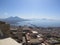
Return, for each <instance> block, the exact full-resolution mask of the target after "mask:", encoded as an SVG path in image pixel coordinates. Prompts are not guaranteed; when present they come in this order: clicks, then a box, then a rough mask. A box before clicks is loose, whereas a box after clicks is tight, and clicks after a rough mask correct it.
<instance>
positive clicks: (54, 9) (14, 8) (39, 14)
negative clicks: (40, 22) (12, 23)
mask: <svg viewBox="0 0 60 45" xmlns="http://www.w3.org/2000/svg"><path fill="white" fill-rule="evenodd" d="M10 16H13V17H14V16H18V17H21V18H25V19H41V18H47V19H59V20H60V0H0V18H7V17H10Z"/></svg>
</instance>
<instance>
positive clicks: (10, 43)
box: [0, 38, 22, 45]
mask: <svg viewBox="0 0 60 45" xmlns="http://www.w3.org/2000/svg"><path fill="white" fill-rule="evenodd" d="M0 45H22V43H17V42H16V41H15V40H14V39H12V38H6V39H0Z"/></svg>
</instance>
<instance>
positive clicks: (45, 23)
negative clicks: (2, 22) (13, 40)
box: [15, 20, 60, 27]
mask: <svg viewBox="0 0 60 45" xmlns="http://www.w3.org/2000/svg"><path fill="white" fill-rule="evenodd" d="M15 25H18V26H24V25H27V26H37V27H60V21H59V20H28V21H21V22H17V24H15Z"/></svg>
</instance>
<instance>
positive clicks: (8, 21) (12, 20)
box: [0, 16, 26, 24]
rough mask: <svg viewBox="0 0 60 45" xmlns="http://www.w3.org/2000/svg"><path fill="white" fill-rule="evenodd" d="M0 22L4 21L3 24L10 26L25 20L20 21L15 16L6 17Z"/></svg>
mask: <svg viewBox="0 0 60 45" xmlns="http://www.w3.org/2000/svg"><path fill="white" fill-rule="evenodd" d="M0 21H4V22H7V23H10V24H12V23H17V22H20V21H26V19H22V18H20V17H17V16H15V17H8V18H6V19H0Z"/></svg>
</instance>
